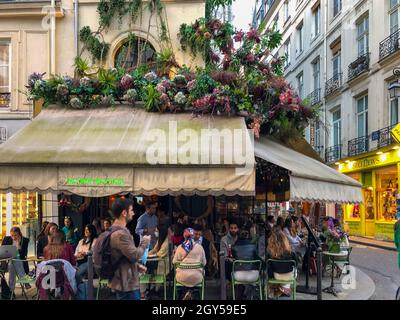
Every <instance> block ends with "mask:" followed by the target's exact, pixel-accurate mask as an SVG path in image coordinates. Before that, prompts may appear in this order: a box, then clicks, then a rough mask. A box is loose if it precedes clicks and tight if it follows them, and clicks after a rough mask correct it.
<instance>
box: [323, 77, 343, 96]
mask: <svg viewBox="0 0 400 320" xmlns="http://www.w3.org/2000/svg"><path fill="white" fill-rule="evenodd" d="M341 87H342V73H338V74H337V75H335V76H334V77H333V78H331V79H329V80H328V81H327V82H326V84H325V97H327V96H329V95H331V94H332V93H335V92H336V91H338V90H339V89H340V88H341Z"/></svg>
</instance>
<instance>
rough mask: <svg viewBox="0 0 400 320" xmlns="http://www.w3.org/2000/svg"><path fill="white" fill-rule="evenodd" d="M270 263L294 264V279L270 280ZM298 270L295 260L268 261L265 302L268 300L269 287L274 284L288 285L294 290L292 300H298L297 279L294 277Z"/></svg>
mask: <svg viewBox="0 0 400 320" xmlns="http://www.w3.org/2000/svg"><path fill="white" fill-rule="evenodd" d="M270 263H281V264H284V263H285V264H288V263H290V264H292V265H293V279H290V280H276V279H269V277H268V267H269V265H270ZM296 268H297V262H296V261H294V260H276V259H268V260H267V265H266V280H265V284H266V289H265V291H266V292H265V300H268V292H269V287H270V285H271V284H272V285H273V284H279V285H285V284H288V285H290V287H291V288H292V299H293V300H296V284H297V281H296V278H295V276H294V272H295V270H296Z"/></svg>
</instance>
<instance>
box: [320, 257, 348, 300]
mask: <svg viewBox="0 0 400 320" xmlns="http://www.w3.org/2000/svg"><path fill="white" fill-rule="evenodd" d="M322 254H324V255H325V256H327V257H328V258H329V259H330V261H331V263H332V272H331V285H330V286H329V287H327V288H325V289H323V290H322V291H323V292H326V293H330V294H333V295H334V296H335V297H337V294H338V291H337V290H336V288H335V284H334V282H333V274H334V270H335V258H343V257H346V256H347V252H346V251H341V252H338V253H333V252H329V251H323V252H322Z"/></svg>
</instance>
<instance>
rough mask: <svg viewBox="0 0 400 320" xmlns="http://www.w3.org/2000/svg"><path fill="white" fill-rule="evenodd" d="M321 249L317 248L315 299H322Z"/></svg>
mask: <svg viewBox="0 0 400 320" xmlns="http://www.w3.org/2000/svg"><path fill="white" fill-rule="evenodd" d="M321 267H322V249H321V247H318V249H317V300H322V269H321Z"/></svg>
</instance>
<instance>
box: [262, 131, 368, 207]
mask: <svg viewBox="0 0 400 320" xmlns="http://www.w3.org/2000/svg"><path fill="white" fill-rule="evenodd" d="M254 148H255V154H256V157H259V158H261V159H264V160H265V161H268V162H270V163H273V164H275V165H277V166H280V167H282V168H285V169H287V170H288V171H289V175H290V200H291V201H311V202H313V201H316V202H328V203H360V202H362V194H361V184H360V183H359V182H357V181H356V180H354V179H352V178H350V177H348V176H346V175H344V174H341V173H339V172H337V171H336V170H335V169H333V168H331V167H328V166H327V165H325V164H323V163H321V162H319V161H317V160H315V159H312V158H310V157H307V156H305V155H303V154H301V153H299V152H296V151H294V150H292V149H290V148H287V147H285V146H283V145H281V144H279V143H277V142H275V141H272V140H270V139H267V138H260V139H259V140H257V141H255V144H254Z"/></svg>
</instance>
